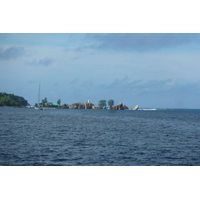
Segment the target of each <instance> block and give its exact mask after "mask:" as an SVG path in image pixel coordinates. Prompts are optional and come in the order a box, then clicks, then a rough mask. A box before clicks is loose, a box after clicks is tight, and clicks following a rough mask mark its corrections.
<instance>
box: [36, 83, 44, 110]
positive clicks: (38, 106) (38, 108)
mask: <svg viewBox="0 0 200 200" xmlns="http://www.w3.org/2000/svg"><path fill="white" fill-rule="evenodd" d="M35 109H36V110H43V109H44V108H43V107H42V106H41V105H40V84H39V92H38V105H37V106H35Z"/></svg>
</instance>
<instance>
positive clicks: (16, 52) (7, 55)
mask: <svg viewBox="0 0 200 200" xmlns="http://www.w3.org/2000/svg"><path fill="white" fill-rule="evenodd" d="M23 54H24V48H23V47H10V48H7V49H5V50H3V49H1V48H0V60H10V59H15V58H17V57H19V56H22V55H23Z"/></svg>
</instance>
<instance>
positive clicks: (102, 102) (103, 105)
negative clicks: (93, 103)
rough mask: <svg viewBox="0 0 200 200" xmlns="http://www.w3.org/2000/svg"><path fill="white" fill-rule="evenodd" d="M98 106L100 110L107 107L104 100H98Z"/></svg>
mask: <svg viewBox="0 0 200 200" xmlns="http://www.w3.org/2000/svg"><path fill="white" fill-rule="evenodd" d="M98 105H99V106H100V107H102V108H106V106H107V103H106V100H100V101H99V103H98Z"/></svg>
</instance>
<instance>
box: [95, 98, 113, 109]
mask: <svg viewBox="0 0 200 200" xmlns="http://www.w3.org/2000/svg"><path fill="white" fill-rule="evenodd" d="M114 103H115V102H114V100H113V99H110V100H108V106H109V107H110V108H112V107H113V105H114ZM98 106H99V107H102V108H106V107H107V101H106V100H105V99H104V100H100V101H99V103H98Z"/></svg>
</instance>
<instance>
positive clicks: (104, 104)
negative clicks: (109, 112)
mask: <svg viewBox="0 0 200 200" xmlns="http://www.w3.org/2000/svg"><path fill="white" fill-rule="evenodd" d="M39 105H40V106H43V107H58V106H61V100H60V99H58V100H57V104H53V103H50V102H48V100H47V98H46V97H45V98H44V99H42V101H41V102H40V103H39ZM113 105H114V100H113V99H110V100H108V101H106V100H105V99H103V100H100V101H99V102H98V106H99V107H102V108H104V109H105V108H107V106H108V107H109V108H112V107H113ZM35 106H36V107H37V106H38V104H37V103H36V104H35ZM63 106H68V104H63Z"/></svg>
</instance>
